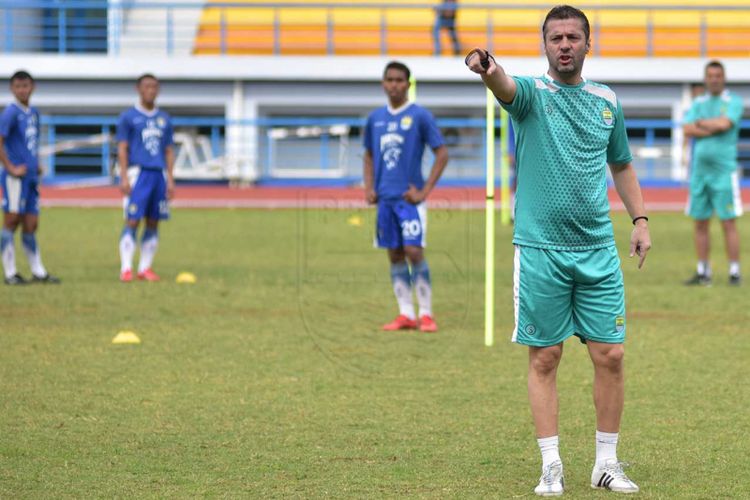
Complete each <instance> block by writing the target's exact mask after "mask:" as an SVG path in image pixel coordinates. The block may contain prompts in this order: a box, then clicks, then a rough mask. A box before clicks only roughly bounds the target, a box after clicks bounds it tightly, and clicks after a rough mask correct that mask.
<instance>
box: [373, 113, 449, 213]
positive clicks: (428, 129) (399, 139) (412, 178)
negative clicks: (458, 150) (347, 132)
mask: <svg viewBox="0 0 750 500" xmlns="http://www.w3.org/2000/svg"><path fill="white" fill-rule="evenodd" d="M394 111H395V112H394ZM364 145H365V149H366V150H367V151H369V152H370V154H371V155H372V162H373V167H374V173H375V184H374V187H375V193H377V195H378V198H381V199H400V198H401V196H402V195H403V194H404V193H405V192H406V191H408V190H409V184H413V185H414V186H415V187H416V188H417V189H422V187H423V186H424V177H422V154H423V153H424V148H425V145H429V146H430V148H432V149H435V148H438V147H440V146H442V145H443V137H442V136H441V135H440V131H439V130H438V128H437V125H436V123H435V118H433V116H432V115H431V114H430V112H429V111H427V110H426V109H424V108H422V107H421V106H418V105H416V104H408V105H406V106H404V107H401V108H400V109H398V110H392V109H389V107H388V106H384V107H382V108H379V109H376V110H375V111H373V112H372V113H371V114H370V116H369V117H368V118H367V125H365V134H364Z"/></svg>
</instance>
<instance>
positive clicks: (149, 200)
mask: <svg viewBox="0 0 750 500" xmlns="http://www.w3.org/2000/svg"><path fill="white" fill-rule="evenodd" d="M136 90H137V91H138V97H139V102H138V104H136V105H135V106H133V107H132V108H130V109H128V110H126V111H125V112H123V113H122V114H121V115H120V119H119V121H118V122H117V160H118V163H119V164H120V189H121V190H122V193H123V195H125V201H124V206H125V218H126V222H125V227H124V228H123V230H122V235H121V236H120V281H123V282H129V281H132V280H133V271H132V265H133V256H134V254H135V246H136V244H135V242H136V232H137V230H138V224H139V223H140V221H141V219H144V218H145V219H146V224H145V225H146V227H145V229H144V230H143V235H142V236H141V255H140V261H139V263H138V274H137V277H138V279H140V280H146V281H158V280H159V276H158V275H157V274H156V273H155V272H154V271H153V270H152V269H151V266H152V263H153V261H154V255H156V249H157V247H158V243H159V236H158V235H159V233H158V228H159V221H160V220H164V219H168V218H169V200H170V199H171V198H172V196H173V194H174V177H173V175H172V170H173V168H174V158H175V154H174V140H173V138H172V135H173V132H172V121H171V118H170V116H169V115H168V114H167V113H165V112H164V111H162V110H160V109H159V108H157V107H156V96H157V95H158V94H159V81H158V80H157V79H156V77H155V76H154V75H151V74H145V75H143V76H141V77H140V78H138V82H137V84H136Z"/></svg>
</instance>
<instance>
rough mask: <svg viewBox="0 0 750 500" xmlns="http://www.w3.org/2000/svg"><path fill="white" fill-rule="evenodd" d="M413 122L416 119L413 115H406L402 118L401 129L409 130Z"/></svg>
mask: <svg viewBox="0 0 750 500" xmlns="http://www.w3.org/2000/svg"><path fill="white" fill-rule="evenodd" d="M413 122H414V120H413V119H412V117H411V116H404V117H403V118H401V130H409V129H410V128H411V124H412V123H413Z"/></svg>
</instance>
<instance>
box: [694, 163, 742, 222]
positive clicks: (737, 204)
mask: <svg viewBox="0 0 750 500" xmlns="http://www.w3.org/2000/svg"><path fill="white" fill-rule="evenodd" d="M685 213H687V214H688V215H689V216H690V217H692V218H693V219H695V220H706V219H710V218H711V216H712V215H713V214H714V213H715V214H716V216H717V217H718V218H719V219H721V220H729V219H734V218H736V217H739V216H740V215H742V198H741V196H740V181H739V176H738V175H737V171H734V172H717V173H708V174H693V175H692V176H691V177H690V197H689V199H688V205H687V208H686V209H685Z"/></svg>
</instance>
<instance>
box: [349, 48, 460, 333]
mask: <svg viewBox="0 0 750 500" xmlns="http://www.w3.org/2000/svg"><path fill="white" fill-rule="evenodd" d="M410 76H411V72H410V71H409V68H408V67H406V66H405V65H404V64H402V63H400V62H396V61H393V62H390V63H388V65H386V67H385V71H384V72H383V82H382V84H383V89H384V90H385V93H386V95H387V96H388V105H387V106H384V107H382V108H379V109H376V110H375V111H373V112H372V113H371V114H370V116H369V117H368V118H367V124H366V126H365V132H364V146H365V154H364V183H365V197H366V199H367V202H368V203H372V204H377V207H378V208H377V224H376V233H377V234H376V243H377V245H378V246H379V247H380V248H385V249H387V251H388V259H389V260H390V263H391V282H392V284H393V291H394V293H395V294H396V300H397V301H398V306H399V315H398V316H397V317H396V319H394V320H393V321H392V322H390V323H388V324H386V325H384V326H383V329H384V330H388V331H392V330H404V329H415V328H417V327H419V329H420V330H421V331H423V332H435V331H437V324H436V323H435V320H434V318H433V314H432V284H431V279H430V268H429V267H428V265H427V261H426V260H425V258H424V246H425V241H426V240H425V238H426V232H427V207H426V204H425V200H426V199H427V196H428V195H429V194H430V191H432V188H434V187H435V184H436V183H437V181H438V179H440V175H441V174H442V173H443V170H445V166H446V165H447V163H448V150H447V148H446V147H445V145H444V144H443V138H442V136H441V135H440V131H439V130H438V128H437V125H436V124H435V119H434V118H433V117H432V115H431V114H430V113H429V112H428V111H427V110H426V109H424V108H422V107H421V106H418V105H417V104H415V103H413V102H409V100H408V99H407V93H408V91H409V77H410ZM425 146H429V147H430V148H431V149H432V151H433V153H434V155H435V160H434V162H433V164H432V169H431V171H430V174H429V176H428V178H427V180H426V181H425V180H424V177H423V176H422V154H423V153H424V149H425ZM412 285H413V288H414V289H416V295H417V303H418V305H419V315H417V314H416V313H415V311H414V302H413V298H412Z"/></svg>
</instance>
